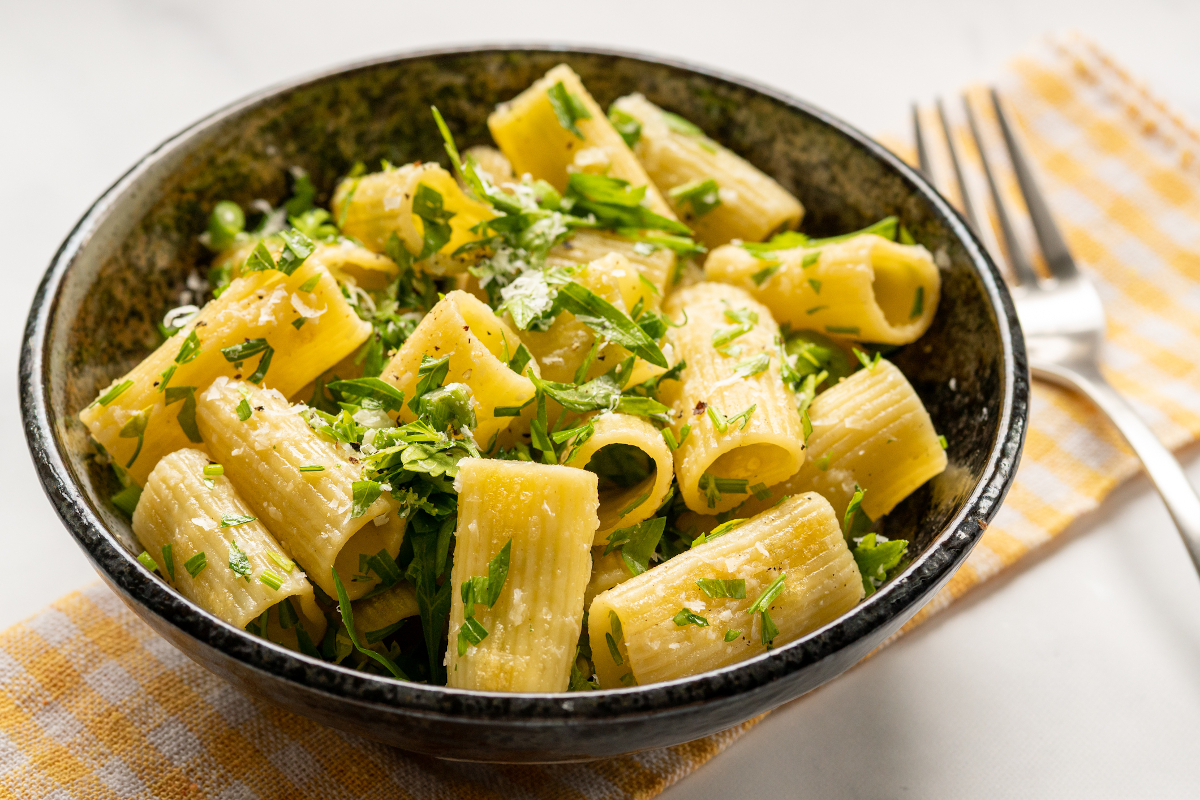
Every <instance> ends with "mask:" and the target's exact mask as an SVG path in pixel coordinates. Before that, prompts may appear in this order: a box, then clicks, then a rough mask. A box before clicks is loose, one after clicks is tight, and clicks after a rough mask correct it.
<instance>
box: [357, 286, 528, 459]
mask: <svg viewBox="0 0 1200 800" xmlns="http://www.w3.org/2000/svg"><path fill="white" fill-rule="evenodd" d="M520 346H521V339H520V338H519V337H518V336H517V334H516V332H514V331H513V330H512V329H511V328H509V327H508V326H507V325H505V324H504V322H503V321H502V320H500V319H499V318H498V317H497V316H496V315H495V314H494V313H493V312H492V309H491V308H489V307H488V306H486V305H484V304H483V303H482V302H480V301H479V300H477V299H476V298H475V297H473V296H471V295H470V294H468V293H466V292H463V291H457V290H456V291H453V292H450V293H449V294H447V295H446V296H445V297H444V298H442V299H441V300H439V301H438V303H437V305H435V306H434V307H433V308H432V309H430V311H429V313H428V314H426V315H425V318H424V319H422V320H421V322H420V324H418V325H417V329H416V330H415V331H413V334H412V336H410V337H408V339H406V340H405V342H404V344H403V345H401V346H400V350H399V351H398V352H397V353H396V355H395V356H393V357H392V360H391V361H389V362H388V364H387V366H386V367H384V368H383V373H382V374H381V375H380V376H379V377H380V378H382V379H383V380H385V381H387V382H388V383H390V384H392V385H393V386H395V387H396V388H397V389H399V390H400V391H402V392H404V396H405V397H406V398H408V399H410V400H411V399H412V397H413V395H414V392H415V391H416V386H417V380H418V371H419V369H420V367H421V359H422V356H429V357H430V358H433V359H438V358H442V357H443V356H450V371H449V372H448V373H447V375H446V380H445V383H465V384H466V385H467V386H469V387H471V394H472V396H473V403H474V407H475V419H476V422H477V425H476V427H475V440H476V441H477V442H478V443H479V444H480V446H486V445H487V444H488V442H490V441H491V440H492V438H493V437H495V436H496V435H497V434H498V433H500V431H502V430H504V429H505V428H507V427H508V426H509V424H511V423H512V421H513V417H511V416H499V417H498V416H496V414H495V411H496V409H497V408H505V407H519V406H522V405H524V404H525V403H526V401H528V400H529V399H530V398H531V397H533V394H534V388H533V383H532V382H531V381H530V380H529V379H528V378H526V377H525V376H524V375H518V374H517V373H516V372H514V371H513V370H512V369H511V368H510V367H509V365H508V360H510V359H511V358H512V357H513V356H515V355H516V353H517V349H518V348H519V347H520ZM506 354H507V355H506ZM531 366H532V368H533V370H534V374H535V375H536V374H538V367H537V364H531ZM400 419H401V420H402V421H404V422H411V421H412V420H414V419H416V416H415V414H414V413H413V411H412V409H411V408H409V407H408V404H407V403H405V405H404V407H403V408H402V409H401V410H400Z"/></svg>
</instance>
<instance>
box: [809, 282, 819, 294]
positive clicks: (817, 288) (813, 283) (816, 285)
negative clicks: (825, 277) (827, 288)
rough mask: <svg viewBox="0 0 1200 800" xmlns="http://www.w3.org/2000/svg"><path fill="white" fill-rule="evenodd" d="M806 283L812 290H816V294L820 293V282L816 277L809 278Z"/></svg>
mask: <svg viewBox="0 0 1200 800" xmlns="http://www.w3.org/2000/svg"><path fill="white" fill-rule="evenodd" d="M808 285H809V286H811V287H812V289H813V291H814V292H816V293H817V294H820V293H821V282H820V281H819V280H817V279H816V278H809V279H808Z"/></svg>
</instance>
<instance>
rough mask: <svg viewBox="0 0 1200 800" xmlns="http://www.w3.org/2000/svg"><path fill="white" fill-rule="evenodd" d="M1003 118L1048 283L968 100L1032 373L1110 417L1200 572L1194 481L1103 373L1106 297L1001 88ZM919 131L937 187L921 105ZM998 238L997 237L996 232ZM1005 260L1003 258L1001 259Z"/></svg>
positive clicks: (1199, 514)
mask: <svg viewBox="0 0 1200 800" xmlns="http://www.w3.org/2000/svg"><path fill="white" fill-rule="evenodd" d="M990 96H991V101H992V106H993V108H994V109H995V114H996V120H997V122H998V123H999V128H1000V132H1001V134H1002V135H1003V138H1004V144H1005V147H1006V149H1007V151H1008V155H1009V160H1010V161H1011V163H1012V168H1013V172H1014V173H1015V174H1016V178H1017V184H1018V186H1019V187H1020V190H1021V194H1022V196H1023V197H1024V200H1025V206H1026V208H1027V209H1028V211H1029V217H1030V220H1031V222H1032V223H1033V230H1034V233H1035V236H1036V239H1037V242H1038V247H1039V248H1040V249H1041V251H1042V256H1043V257H1044V259H1045V262H1046V265H1047V267H1048V268H1049V273H1050V277H1049V278H1045V279H1043V278H1041V277H1039V276H1038V274H1037V272H1036V271H1035V270H1034V268H1033V265H1032V263H1031V262H1030V260H1029V258H1028V257H1027V255H1026V253H1025V250H1024V248H1023V247H1022V245H1021V243H1020V242H1019V241H1018V239H1017V234H1016V229H1015V228H1014V226H1013V217H1012V212H1011V211H1010V209H1009V207H1008V205H1007V204H1006V202H1005V200H1004V198H1003V196H1002V195H1001V192H1000V189H999V184H998V182H997V175H996V172H995V168H994V167H993V165H992V163H991V162H990V160H989V158H988V155H987V151H986V149H985V148H984V146H983V138H982V136H981V135H980V125H979V120H978V119H977V117H976V115H975V111H974V109H973V108H972V107H971V103H970V102H969V101H968V100H967V98H966V97H965V96H964V97H963V105H964V106H965V107H966V111H967V123H968V128H969V130H970V133H971V137H972V138H973V139H974V144H975V146H976V149H977V150H978V152H979V156H980V159H981V160H982V163H983V172H984V176H985V178H986V179H987V185H988V192H989V194H990V196H991V201H992V206H993V208H994V210H995V214H996V222H997V226H998V227H999V229H1000V233H1001V236H1002V237H1003V239H1004V245H1005V249H1006V251H1007V253H1008V262H1009V264H1010V266H1011V267H1012V273H1013V278H1014V280H1013V281H1012V286H1011V288H1012V296H1013V302H1014V304H1015V305H1016V307H1017V317H1018V319H1019V320H1020V322H1021V330H1022V331H1023V332H1024V335H1025V345H1026V347H1027V349H1028V353H1029V368H1030V372H1032V373H1033V375H1034V377H1037V378H1041V379H1043V380H1047V381H1050V382H1052V383H1056V384H1059V385H1061V386H1065V387H1067V388H1069V389H1073V390H1075V391H1077V392H1079V393H1081V394H1083V395H1085V396H1087V397H1088V398H1089V399H1091V401H1092V402H1093V403H1095V404H1096V406H1097V407H1098V408H1099V409H1100V410H1101V411H1103V412H1104V413H1105V414H1106V415H1107V416H1108V418H1109V419H1110V420H1112V422H1113V424H1114V425H1115V426H1116V427H1117V430H1119V431H1120V432H1121V435H1122V436H1124V437H1125V441H1127V442H1128V443H1129V446H1130V447H1131V448H1133V451H1134V453H1136V454H1137V456H1138V458H1140V459H1141V461H1142V466H1143V467H1144V468H1145V470H1146V474H1147V475H1149V477H1150V480H1151V482H1153V483H1154V486H1155V488H1156V489H1157V490H1158V493H1159V494H1160V495H1161V496H1162V499H1163V502H1164V503H1166V506H1167V511H1169V512H1170V514H1171V518H1172V519H1174V520H1175V525H1176V527H1177V528H1178V529H1179V533H1180V535H1181V536H1182V537H1183V543H1184V545H1185V546H1186V547H1187V550H1188V553H1189V555H1191V557H1192V564H1193V566H1195V568H1196V570H1197V572H1200V497H1198V496H1197V494H1196V490H1195V489H1194V488H1193V487H1192V485H1191V483H1190V482H1189V481H1188V479H1187V476H1186V474H1185V473H1184V471H1183V467H1182V466H1181V465H1180V464H1179V462H1178V461H1177V460H1176V459H1175V457H1174V456H1173V455H1172V454H1171V451H1169V450H1168V449H1167V448H1166V447H1164V446H1163V444H1162V443H1161V442H1160V441H1159V440H1158V437H1156V436H1155V435H1154V432H1153V431H1151V430H1150V427H1149V426H1148V425H1146V423H1145V422H1143V421H1142V419H1141V417H1139V416H1138V415H1137V413H1136V412H1135V411H1134V410H1133V408H1132V407H1131V406H1130V405H1129V403H1128V402H1127V401H1126V400H1125V399H1124V398H1122V397H1121V395H1120V394H1118V393H1117V392H1116V390H1115V389H1113V388H1112V386H1110V385H1109V383H1108V381H1107V380H1105V379H1104V376H1103V375H1102V374H1101V372H1100V348H1101V346H1102V344H1103V341H1104V307H1103V306H1102V305H1101V303H1100V295H1099V294H1097V292H1096V288H1095V287H1094V286H1093V285H1092V282H1091V280H1090V279H1089V278H1088V277H1087V275H1085V274H1083V273H1082V272H1080V271H1079V270H1078V269H1077V268H1076V266H1075V260H1074V259H1073V258H1072V257H1071V252H1070V250H1069V249H1068V248H1067V243H1066V241H1065V240H1064V239H1063V236H1062V234H1061V233H1060V232H1059V229H1058V226H1057V225H1056V224H1055V223H1054V219H1053V218H1052V217H1051V215H1050V209H1049V207H1048V206H1047V204H1046V200H1045V197H1044V196H1043V195H1042V193H1041V191H1040V190H1039V189H1038V187H1037V184H1036V182H1035V180H1034V177H1033V172H1032V170H1031V169H1030V165H1029V161H1028V159H1027V158H1026V156H1025V154H1024V152H1023V151H1022V149H1021V146H1020V145H1019V144H1018V142H1017V139H1016V135H1015V133H1014V130H1013V126H1012V124H1011V123H1010V122H1009V118H1008V115H1007V114H1006V113H1005V111H1004V108H1003V105H1002V104H1001V102H1000V96H999V95H998V94H997V92H996V90H995V89H992V90H991V91H990ZM937 115H938V118H939V121H940V123H941V128H942V132H943V134H944V136H945V139H946V142H947V145H948V147H947V150H948V154H949V157H950V161H951V165H952V166H953V173H954V181H955V183H956V184H957V188H958V190H959V196H960V197H962V198H963V210H964V213H965V215H966V217H967V222H968V224H970V225H971V227H972V228H973V229H974V230H975V232H976V233H977V234H978V233H980V232H983V231H984V227H983V224H982V223H983V222H986V220H980V219H979V217H978V216H977V215H976V209H975V206H974V204H972V203H971V201H970V190H969V188H968V186H967V185H966V182H965V181H964V180H963V169H962V164H961V162H960V160H959V154H958V151H957V148H956V147H955V145H954V140H953V137H952V136H951V135H950V127H949V125H948V124H947V120H946V114H945V110H944V108H943V107H942V104H941V101H940V100H939V101H938V103H937ZM913 126H914V128H915V133H916V143H917V157H918V161H919V166H920V170H921V172H922V173H923V174H924V175H925V177H926V178H927V179H929V180H930V182H933V173H932V170H931V167H930V161H929V154H928V150H927V149H926V142H927V141H928V139H927V138H926V137H925V136H924V135H923V131H922V128H921V126H922V123H921V119H920V115H919V114H918V112H917V107H916V106H915V105H914V106H913ZM988 232H989V233H990V231H988ZM988 239H989V240H991V241H994V239H993V238H992V237H988ZM993 255H994V256H996V257H997V260H999V254H998V253H993Z"/></svg>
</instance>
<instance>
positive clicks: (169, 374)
mask: <svg viewBox="0 0 1200 800" xmlns="http://www.w3.org/2000/svg"><path fill="white" fill-rule="evenodd" d="M177 369H179V365H178V364H172V365H171V366H169V367H167V368H166V369H165V370H163V371H162V373H160V374H159V376H158V377H160V378H162V380H161V381H159V382H158V391H159V392H164V391H166V389H167V384H168V383H170V382H171V378H173V377H175V370H177Z"/></svg>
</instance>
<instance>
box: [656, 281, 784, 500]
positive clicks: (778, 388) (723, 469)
mask: <svg viewBox="0 0 1200 800" xmlns="http://www.w3.org/2000/svg"><path fill="white" fill-rule="evenodd" d="M666 311H667V313H668V314H669V315H670V316H673V317H681V316H683V315H684V314H685V312H686V317H687V322H686V323H685V324H684V325H682V326H681V327H679V328H677V329H676V330H674V331H672V333H671V341H672V343H673V344H674V346H675V350H676V352H678V353H679V356H680V358H682V359H683V360H684V361H685V362H686V364H687V367H686V368H685V369H684V370H683V371H682V374H681V375H680V377H679V380H678V381H677V382H672V383H670V384H667V386H666V387H665V390H664V400H665V401H666V402H667V404H668V405H670V406H671V408H672V409H673V412H674V413H673V414H672V424H671V432H672V437H673V440H674V441H675V442H676V443H677V445H676V447H675V470H676V473H677V475H678V477H679V491H680V494H681V495H682V496H683V499H684V502H686V503H687V506H688V508H690V509H692V510H693V511H696V512H698V513H701V514H716V513H719V512H722V511H727V510H729V509H731V508H733V507H735V506H737V505H738V504H740V503H741V502H743V501H744V500H745V499H746V498H747V497H748V496H749V495H750V494H752V493H753V492H754V491H756V490H757V489H756V488H755V487H762V488H766V487H767V486H770V485H771V484H773V483H778V482H779V481H780V480H783V478H784V477H785V476H787V475H790V474H792V473H794V472H795V471H796V470H797V469H799V467H800V464H801V463H802V462H803V460H804V433H803V431H802V429H801V426H800V416H799V414H798V413H797V411H796V399H795V397H794V396H793V394H792V392H791V390H789V389H788V388H787V387H786V386H785V385H784V383H783V380H782V378H781V375H780V369H781V364H780V362H779V358H778V355H777V353H778V348H777V345H776V337H777V336H778V335H779V327H778V326H777V325H776V324H775V322H774V320H773V319H772V318H771V312H770V311H768V310H767V308H766V307H765V306H763V305H762V304H761V303H758V302H757V301H755V300H754V299H752V298H751V297H750V296H749V295H748V294H746V292H744V291H741V290H740V289H736V288H734V287H732V286H722V285H719V284H715V283H701V284H697V285H695V286H689V287H687V288H685V289H681V290H679V291H678V292H676V293H675V294H673V295H671V297H670V298H668V300H667V305H666Z"/></svg>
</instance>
